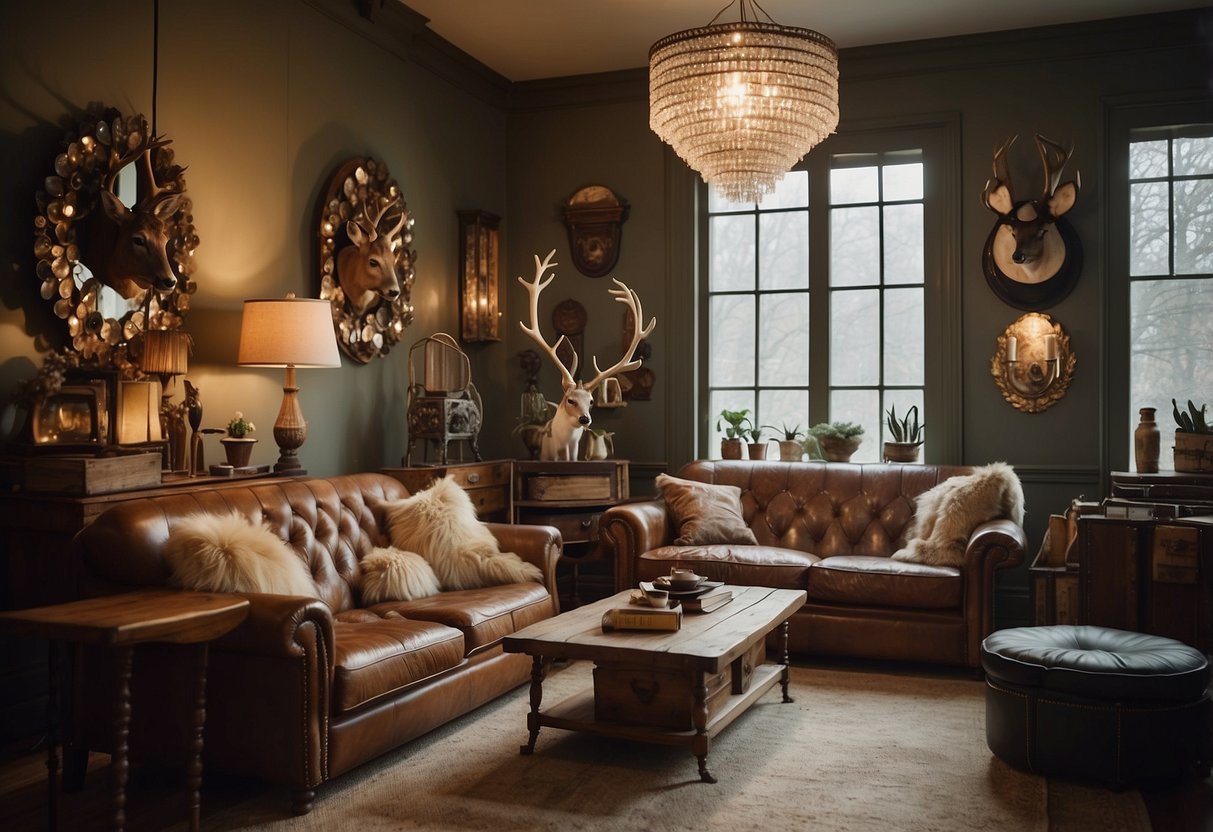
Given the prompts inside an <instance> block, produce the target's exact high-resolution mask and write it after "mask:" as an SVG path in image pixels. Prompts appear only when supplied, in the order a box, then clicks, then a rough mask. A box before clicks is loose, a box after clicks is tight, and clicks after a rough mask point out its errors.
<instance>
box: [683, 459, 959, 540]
mask: <svg viewBox="0 0 1213 832" xmlns="http://www.w3.org/2000/svg"><path fill="white" fill-rule="evenodd" d="M972 470H973V469H972V468H966V467H961V466H942V465H897V464H875V463H873V464H862V465H861V464H852V463H837V462H831V463H825V462H752V461H738V460H696V461H694V462H690V463H688V464H687V465H685V466H684V467H683V468H682V470H681V471H679V472H678V476H680V477H682V478H684V479H689V480H698V481H699V482H706V483H715V484H718V485H735V486H737V487H738V488H740V489H741V507H742V512H743V514H744V516H745V520H746V523H748V524H749V526H750V528H751V529H753V531H754V536H755V537H757V538H758V543H759V544H760V545H764V546H780V547H783V548H787V549H799V550H801V551H804V552H812V553H813V554H815V555H818V556H819V557H823V558H828V557H832V556H834V555H886V556H887V555H891V554H893V552H895V551H897V550H898V549H899V548H901V546H902V545H903V544H904V543H905V533H906V529H907V527H908V526H909V524H910V519H911V518H912V517H913V515H914V501H915V499H916V498H917V497H918V495H919V494H921V493H923V492H924V491H927V490H929V489H931V488H933V487H934V486H936V485H938V484H939V483H940V482H942V481H943V480H945V479H947V478H949V477H954V476H957V475H961V474H968V473H971V472H972Z"/></svg>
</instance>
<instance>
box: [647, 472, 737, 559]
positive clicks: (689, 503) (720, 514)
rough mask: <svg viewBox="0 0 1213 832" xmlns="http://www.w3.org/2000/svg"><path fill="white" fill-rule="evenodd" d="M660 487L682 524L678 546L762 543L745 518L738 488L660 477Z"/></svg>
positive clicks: (658, 479) (661, 475)
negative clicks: (742, 513)
mask: <svg viewBox="0 0 1213 832" xmlns="http://www.w3.org/2000/svg"><path fill="white" fill-rule="evenodd" d="M657 488H658V489H659V490H660V491H661V496H662V497H663V498H665V504H666V507H667V508H668V509H669V511H670V514H672V515H673V517H674V522H675V523H677V524H678V537H677V538H675V540H674V543H675V544H676V545H679V546H703V545H710V544H713V543H742V544H748V545H751V546H754V545H757V544H758V539H757V538H755V537H754V532H752V531H751V530H750V527H749V526H747V525H746V522H745V518H744V517H742V515H741V489H740V488H738V487H737V486H735V485H710V484H708V483H706V482H696V481H695V480H684V479H679V478H678V477H671V476H670V475H668V474H658V475H657Z"/></svg>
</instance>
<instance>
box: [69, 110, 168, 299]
mask: <svg viewBox="0 0 1213 832" xmlns="http://www.w3.org/2000/svg"><path fill="white" fill-rule="evenodd" d="M132 138H133V136H132ZM170 141H171V140H170V139H156V138H153V137H151V136H150V135H149V134H148V133H147V131H144V132H143V135H142V138H141V140H140V141H138V142H137V143H136V145H135V147H133V148H130V149H128V150H127V151H126V152H125V153H122V154H119V153H118V152H117V151H116V150H115V151H114V153H113V155H112V156H111V159H110V166H109V171H108V172H107V173H106V175H105V178H104V179H103V180H102V184H101V190H100V191H99V192H98V203H99V205H100V207H101V213H100V214H98V215H97V216H96V217H95V218H94V221H93V223H92V225H91V226H90V228H89V239H88V243H87V255H86V257H85V261H84V262H85V265H87V266H88V268H89V270H90V271H91V272H92V273H93V276H94V277H95V278H97V279H98V280H99V281H101V283H102V284H103V285H105V286H109V287H110V288H111V289H113V290H114V291H116V292H117V293H118V294H120V295H122V297H124V298H128V299H130V298H134V297H136V296H137V295H138V294H139V293H140V292H142V291H144V290H147V289H155V290H156V291H158V292H169V291H172V290H173V289H174V288H175V287H176V286H177V275H176V273H175V272H174V271H173V267H172V266H171V265H170V264H169V259H168V252H167V245H168V239H169V221H170V220H171V219H172V218H173V215H174V214H176V213H177V212H178V211H179V210H181V209H182V207H183V206H182V200H183V195H182V194H181V193H180V191H179V180H170V182H169V184H168V185H164V186H161V185H160V184H159V183H157V181H156V174H155V171H154V169H153V165H152V153H153V151H155V150H157V149H158V148H161V147H164V146H165V145H167V144H168V143H169V142H170ZM136 161H138V162H139V163H140V166H141V169H142V170H141V173H142V177H141V178H142V180H143V183H142V185H143V187H142V188H140V191H141V193H140V197H139V201H138V202H137V203H136V204H135V206H134V207H133V208H127V207H126V205H125V204H123V202H122V200H121V199H119V198H118V194H117V192H116V191H115V190H114V187H115V185H116V184H117V182H118V175H119V173H120V172H121V171H122V169H123V168H125V167H126V166H127V165H128V164H130V163H132V162H136ZM177 172H178V173H179V172H180V169H177Z"/></svg>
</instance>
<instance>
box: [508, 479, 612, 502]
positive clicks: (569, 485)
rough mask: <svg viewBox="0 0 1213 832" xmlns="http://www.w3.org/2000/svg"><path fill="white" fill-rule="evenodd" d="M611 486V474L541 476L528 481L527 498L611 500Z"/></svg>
mask: <svg viewBox="0 0 1213 832" xmlns="http://www.w3.org/2000/svg"><path fill="white" fill-rule="evenodd" d="M611 486H612V482H611V476H610V475H609V474H581V475H566V476H545V475H542V474H539V475H536V476H533V477H530V478H529V479H528V480H527V497H528V498H529V499H531V500H609V499H611V494H612V487H611Z"/></svg>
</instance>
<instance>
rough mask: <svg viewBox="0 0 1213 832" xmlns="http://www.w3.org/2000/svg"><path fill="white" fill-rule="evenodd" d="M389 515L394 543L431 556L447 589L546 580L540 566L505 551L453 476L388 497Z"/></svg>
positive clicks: (436, 570)
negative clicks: (392, 499) (399, 497)
mask: <svg viewBox="0 0 1213 832" xmlns="http://www.w3.org/2000/svg"><path fill="white" fill-rule="evenodd" d="M386 516H387V525H388V537H389V538H390V539H391V541H392V545H393V546H395V547H396V548H397V549H404V550H406V551H409V552H416V553H417V554H419V555H421V557H423V558H425V559H426V560H427V561H429V564H430V566H432V567H433V569H434V574H435V575H437V576H438V582H439V583H440V584H441V585H442V588H443V589H476V588H477V587H482V586H494V585H497V584H513V583H522V582H524V581H535V582H536V583H542V582H543V573H542V572H540V571H539V567H538V566H535V565H534V564H532V563H527V562H526V561H524V560H523V559H522V558H520V557H518V555H516V554H514V553H513V552H502V551H501V549H500V548H499V547H498V546H497V538H495V537H493V533H492V532H490V531H489V530H488V529H487V528H485V526H484V524H483V523H481V522H480V520H479V518H477V516H476V507H475V506H474V505H472V500H471V498H470V497H468V495H467V492H466V491H464V490H463V489H462V488H460V487H459V484H458V483H457V482H455V480H454V479H453V478H452V477H449V476H447V477H443V478H442V479H439V480H435V481H434V483H433V484H432V485H431V486H430V487H429V488H427V489H425V490H424V491H418V492H417V493H416V494H413V495H412V496H410V497H406V498H404V499H403V500H397V501H395V502H391V503H388V504H387V506H386Z"/></svg>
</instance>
